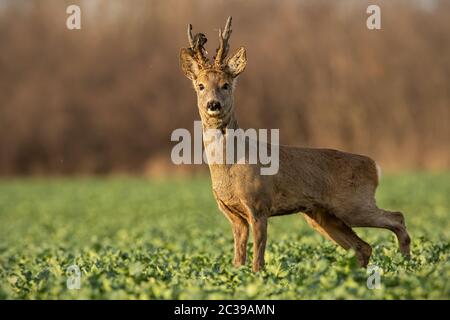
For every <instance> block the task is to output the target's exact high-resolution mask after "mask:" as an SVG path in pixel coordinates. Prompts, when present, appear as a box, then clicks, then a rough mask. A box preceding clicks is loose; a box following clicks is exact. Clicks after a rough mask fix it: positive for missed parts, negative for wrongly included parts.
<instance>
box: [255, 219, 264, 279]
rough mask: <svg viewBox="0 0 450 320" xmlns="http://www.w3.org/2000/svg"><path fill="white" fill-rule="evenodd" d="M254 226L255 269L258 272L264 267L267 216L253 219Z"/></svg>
mask: <svg viewBox="0 0 450 320" xmlns="http://www.w3.org/2000/svg"><path fill="white" fill-rule="evenodd" d="M252 227H253V271H255V272H257V271H259V270H261V269H262V268H263V267H264V251H265V250H266V242H267V218H266V217H260V218H254V219H252Z"/></svg>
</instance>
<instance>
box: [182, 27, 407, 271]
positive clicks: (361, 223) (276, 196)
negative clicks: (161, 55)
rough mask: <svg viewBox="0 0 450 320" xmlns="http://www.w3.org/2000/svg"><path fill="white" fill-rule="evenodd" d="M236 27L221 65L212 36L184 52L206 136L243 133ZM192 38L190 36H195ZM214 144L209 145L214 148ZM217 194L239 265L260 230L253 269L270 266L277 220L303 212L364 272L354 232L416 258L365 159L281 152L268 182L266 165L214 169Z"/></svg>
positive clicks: (242, 59) (223, 45)
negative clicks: (390, 237)
mask: <svg viewBox="0 0 450 320" xmlns="http://www.w3.org/2000/svg"><path fill="white" fill-rule="evenodd" d="M230 26H231V19H229V20H228V21H227V26H226V27H225V30H224V32H223V33H222V32H221V31H219V39H220V41H221V42H220V48H219V50H218V53H217V56H216V59H215V64H214V65H210V64H209V63H208V61H207V60H206V58H205V57H204V49H203V45H204V43H206V37H204V35H201V34H200V35H201V36H199V35H197V36H196V37H195V38H196V39H202V41H198V40H197V41H196V42H194V40H193V38H192V37H191V36H190V45H191V47H190V48H189V49H182V51H181V57H180V59H181V64H182V68H183V71H184V73H185V74H186V76H188V78H190V79H191V80H192V81H193V84H194V86H195V88H196V91H197V98H198V107H199V111H200V116H201V119H202V124H203V128H204V129H220V130H221V131H222V132H223V133H224V137H225V140H224V143H226V139H227V129H237V128H238V124H237V121H236V119H235V116H234V103H233V91H234V86H235V80H236V77H237V76H238V75H239V74H240V73H241V72H242V71H243V70H244V68H245V64H246V56H245V49H243V48H240V49H239V50H238V51H237V53H236V54H235V55H234V56H232V57H231V58H230V59H228V60H227V62H226V63H224V62H223V59H224V57H225V56H226V54H227V52H228V38H229V35H230V33H231V28H230ZM188 31H189V33H188V34H189V35H190V28H189V30H188ZM207 144H208V142H205V147H207ZM209 167H210V173H211V179H212V188H213V194H214V197H215V199H216V201H217V203H218V206H219V208H220V210H221V211H222V212H223V213H224V214H225V216H226V217H227V218H228V220H229V221H230V222H231V225H232V230H233V235H234V244H235V255H234V264H235V265H236V266H239V265H242V264H244V263H245V260H246V248H247V241H248V234H249V226H252V228H253V236H254V242H253V252H254V256H253V269H254V270H255V271H258V270H260V268H262V267H263V265H264V251H265V246H266V241H267V220H268V218H269V217H274V216H281V215H286V214H293V213H298V212H302V213H304V214H305V218H306V220H307V221H308V223H309V224H310V225H311V226H312V227H314V228H315V229H316V230H318V231H319V232H320V233H322V234H323V235H324V236H326V237H327V238H328V239H330V240H332V241H334V242H336V243H337V244H339V245H341V246H342V247H343V248H345V249H354V250H355V252H356V255H357V257H358V260H359V262H360V264H361V265H362V266H365V265H367V263H368V261H369V258H370V255H371V247H370V245H369V244H367V243H366V242H364V241H363V240H362V239H360V238H359V237H358V236H357V235H356V233H354V232H353V230H352V229H351V228H352V227H377V228H386V229H389V230H391V231H393V232H394V233H395V234H396V236H397V238H398V241H399V245H400V250H401V252H402V253H403V254H405V255H408V254H409V243H410V238H409V236H408V233H407V232H406V227H405V223H404V218H403V215H402V214H401V213H399V212H388V211H385V210H382V209H379V208H377V206H376V203H375V197H374V195H375V190H376V188H377V186H378V180H379V176H378V168H377V165H376V163H375V162H374V161H373V160H372V159H370V158H368V157H365V156H362V155H356V154H351V153H346V152H341V151H336V150H330V149H311V148H298V147H290V146H280V147H279V171H278V173H277V174H275V175H261V174H260V165H259V164H210V166H209Z"/></svg>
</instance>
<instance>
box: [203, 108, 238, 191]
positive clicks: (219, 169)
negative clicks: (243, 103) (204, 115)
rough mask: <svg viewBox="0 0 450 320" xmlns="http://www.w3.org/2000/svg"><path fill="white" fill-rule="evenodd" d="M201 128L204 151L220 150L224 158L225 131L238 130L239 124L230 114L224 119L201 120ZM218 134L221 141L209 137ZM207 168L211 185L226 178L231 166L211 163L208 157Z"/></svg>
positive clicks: (232, 113)
mask: <svg viewBox="0 0 450 320" xmlns="http://www.w3.org/2000/svg"><path fill="white" fill-rule="evenodd" d="M202 126H203V144H204V146H205V149H206V150H208V149H209V150H210V148H220V149H221V150H222V154H223V156H224V157H226V139H227V135H226V133H227V129H234V130H236V129H239V124H238V122H237V120H236V117H235V115H234V112H230V114H229V116H228V117H226V118H224V119H220V120H219V119H215V118H208V119H202ZM214 134H216V135H217V134H218V135H219V136H221V137H222V139H221V140H219V142H218V140H216V139H211V135H214ZM223 159H225V158H223ZM208 166H209V169H210V173H211V179H212V182H213V185H215V182H217V181H220V180H223V179H224V178H225V177H226V176H227V171H228V169H229V168H230V166H231V164H226V163H225V162H223V163H211V161H210V158H209V157H208Z"/></svg>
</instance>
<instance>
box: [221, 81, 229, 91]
mask: <svg viewBox="0 0 450 320" xmlns="http://www.w3.org/2000/svg"><path fill="white" fill-rule="evenodd" d="M222 89H223V90H228V89H230V85H229V84H228V83H225V84H224V85H223V86H222Z"/></svg>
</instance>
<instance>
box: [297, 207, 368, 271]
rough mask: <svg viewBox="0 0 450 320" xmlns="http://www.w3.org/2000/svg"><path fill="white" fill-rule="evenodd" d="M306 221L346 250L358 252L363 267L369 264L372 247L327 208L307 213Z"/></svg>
mask: <svg viewBox="0 0 450 320" xmlns="http://www.w3.org/2000/svg"><path fill="white" fill-rule="evenodd" d="M305 218H306V221H307V222H308V223H309V224H310V225H311V226H312V227H313V228H314V229H316V230H317V231H318V232H319V233H321V234H322V235H324V236H325V237H326V238H328V239H329V240H331V241H333V242H335V243H337V244H338V245H340V246H341V247H343V248H344V249H346V250H349V249H353V250H355V252H356V256H357V258H358V262H359V264H360V265H361V266H362V267H365V266H367V264H368V263H369V259H370V256H371V254H372V248H371V247H370V245H369V244H368V243H366V242H365V241H363V240H362V239H361V238H359V237H358V236H357V234H356V233H355V232H354V231H353V230H352V229H351V228H350V227H349V226H348V225H347V224H345V222H344V221H342V220H341V219H339V218H337V217H336V216H334V215H333V214H330V213H328V212H327V211H325V210H315V211H313V212H310V213H305Z"/></svg>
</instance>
